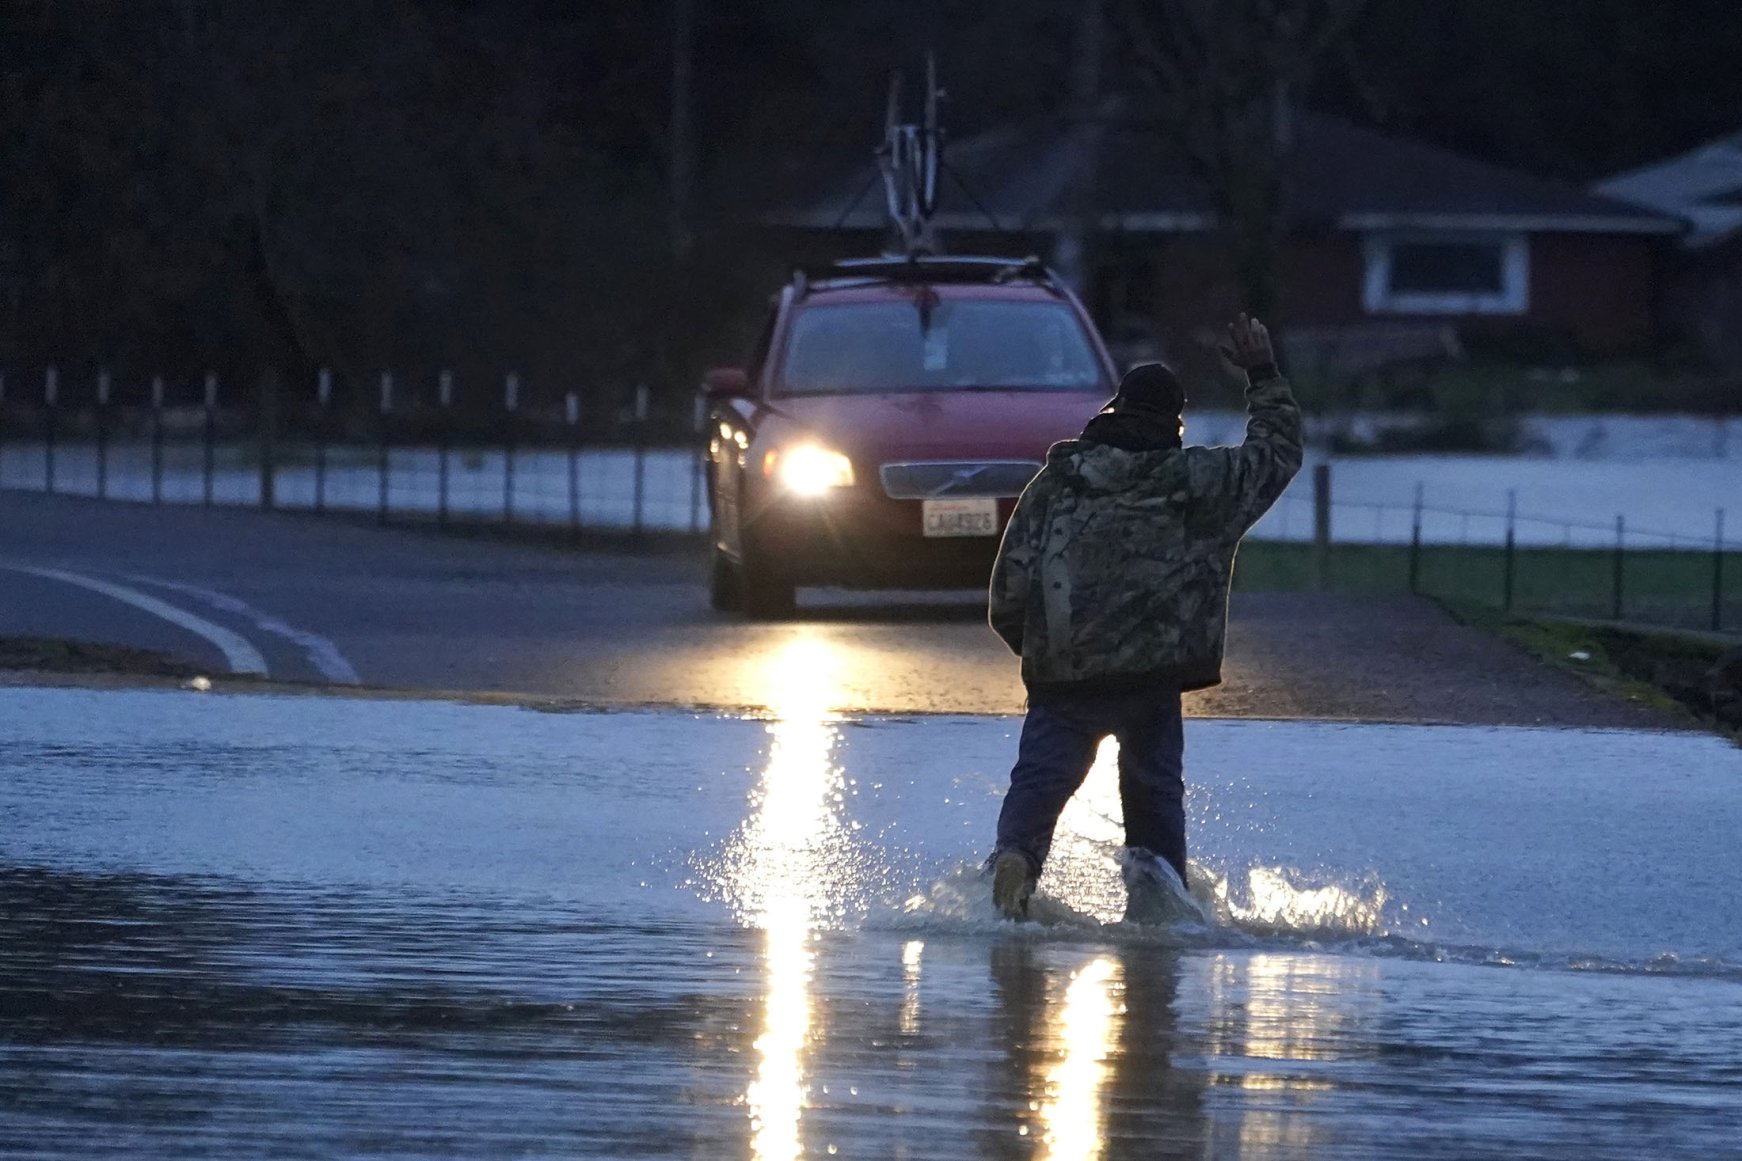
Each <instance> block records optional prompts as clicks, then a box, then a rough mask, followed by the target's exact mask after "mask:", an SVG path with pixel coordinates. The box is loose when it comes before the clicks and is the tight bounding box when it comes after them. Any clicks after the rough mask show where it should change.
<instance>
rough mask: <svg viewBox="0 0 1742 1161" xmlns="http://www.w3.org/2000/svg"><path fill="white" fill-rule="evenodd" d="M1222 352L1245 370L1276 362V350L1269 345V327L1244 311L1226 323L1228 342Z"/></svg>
mask: <svg viewBox="0 0 1742 1161" xmlns="http://www.w3.org/2000/svg"><path fill="white" fill-rule="evenodd" d="M1222 354H1223V355H1224V356H1226V357H1227V359H1228V361H1229V362H1230V363H1232V364H1234V365H1235V366H1236V367H1239V368H1241V369H1242V370H1246V371H1250V370H1252V369H1253V368H1254V367H1262V366H1264V365H1265V364H1266V363H1274V362H1276V352H1275V351H1274V350H1273V349H1271V346H1270V330H1269V328H1267V327H1266V326H1265V325H1264V324H1263V323H1261V322H1259V321H1258V320H1257V319H1255V318H1252V317H1251V316H1250V315H1247V314H1244V313H1243V314H1241V315H1240V317H1239V318H1237V319H1235V320H1234V321H1233V322H1231V323H1229V324H1228V343H1227V345H1226V346H1224V347H1223V348H1222Z"/></svg>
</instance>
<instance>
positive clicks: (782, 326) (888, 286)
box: [705, 258, 1115, 617]
mask: <svg viewBox="0 0 1742 1161" xmlns="http://www.w3.org/2000/svg"><path fill="white" fill-rule="evenodd" d="M1114 384H1115V375H1114V370H1113V365H1112V361H1111V360H1110V358H1109V357H1108V354H1107V349H1106V347H1105V345H1104V344H1103V343H1102V341H1101V338H1100V336H1099V335H1098V334H1097V333H1096V330H1095V326H1094V324H1093V323H1092V322H1091V321H1090V319H1089V316H1088V314H1087V313H1086V312H1085V311H1084V310H1083V307H1082V304H1081V303H1079V302H1078V301H1077V299H1076V298H1075V296H1073V295H1072V294H1071V293H1070V292H1069V291H1068V290H1067V289H1065V287H1064V286H1063V285H1062V284H1061V283H1060V282H1059V281H1058V280H1057V279H1056V278H1055V277H1054V276H1053V275H1052V274H1051V273H1050V272H1049V271H1047V269H1046V268H1045V267H1043V266H1042V265H1041V264H1040V263H1039V262H1038V261H1035V260H1032V259H1030V260H1028V261H1020V260H1011V259H1003V258H918V259H908V258H886V259H864V260H859V261H849V262H841V263H837V264H834V265H832V266H829V267H826V268H824V269H821V270H817V271H812V272H801V273H799V274H797V275H795V276H794V278H793V280H792V282H791V283H790V284H788V285H787V286H786V287H785V288H783V289H782V290H781V292H780V293H779V294H778V295H777V296H776V297H775V299H774V304H773V309H772V311H771V312H770V315H769V319H768V322H767V324H766V326H765V327H764V329H763V332H762V337H761V340H760V341H759V342H758V344H757V348H756V352H755V354H754V355H753V356H752V359H751V363H750V366H749V367H748V368H747V369H743V370H740V369H736V368H733V369H721V370H716V371H712V372H709V374H708V377H707V382H706V385H705V390H706V392H707V395H708V397H709V399H710V401H711V404H712V410H711V417H710V422H711V424H712V436H711V438H710V441H709V449H708V451H709V474H708V498H709V503H710V511H711V513H712V537H713V564H712V583H711V589H710V591H711V596H712V600H713V604H714V607H715V608H717V609H722V610H738V611H742V612H745V613H747V614H749V615H750V616H752V617H780V616H785V615H788V614H790V613H791V612H792V609H793V590H794V587H795V586H798V585H845V586H851V587H864V588H962V587H969V586H979V585H984V584H985V583H986V581H987V578H988V576H989V574H990V571H991V565H992V560H993V557H994V555H995V554H996V552H997V548H998V538H999V536H1000V535H1001V534H1002V533H1003V530H1004V524H1005V522H1006V521H1007V520H1008V519H1009V518H1010V511H1011V509H1012V507H1013V506H1014V504H1015V498H1016V496H1017V495H1019V494H1020V493H1021V491H1022V489H1023V487H1024V485H1026V484H1027V483H1028V481H1029V480H1030V479H1032V478H1033V476H1034V474H1035V473H1036V472H1037V471H1039V470H1040V466H1041V463H1042V461H1043V460H1044V459H1045V457H1046V450H1047V448H1048V447H1049V446H1051V445H1052V444H1053V443H1055V442H1057V441H1058V440H1061V439H1068V438H1070V437H1072V436H1074V435H1076V434H1077V433H1078V432H1079V431H1081V430H1082V426H1083V424H1084V423H1085V422H1086V421H1087V420H1088V418H1089V417H1090V416H1091V415H1093V414H1094V413H1095V412H1096V411H1097V410H1098V409H1099V408H1100V407H1101V406H1102V404H1104V403H1105V402H1106V400H1107V399H1108V398H1109V397H1110V396H1111V395H1112V394H1113V391H1114Z"/></svg>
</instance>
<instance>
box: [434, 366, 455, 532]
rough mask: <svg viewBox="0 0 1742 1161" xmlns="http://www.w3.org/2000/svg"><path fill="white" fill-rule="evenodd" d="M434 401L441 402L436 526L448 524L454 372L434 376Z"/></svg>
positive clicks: (442, 526) (444, 527)
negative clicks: (449, 457)
mask: <svg viewBox="0 0 1742 1161" xmlns="http://www.w3.org/2000/svg"><path fill="white" fill-rule="evenodd" d="M436 402H437V403H439V404H441V409H442V417H441V442H440V443H439V444H438V445H437V446H436V527H437V528H440V529H442V530H444V531H445V530H446V529H447V526H448V456H449V454H450V453H451V446H452V444H453V442H454V413H453V403H454V373H453V372H452V371H443V372H442V373H441V374H439V375H437V376H436Z"/></svg>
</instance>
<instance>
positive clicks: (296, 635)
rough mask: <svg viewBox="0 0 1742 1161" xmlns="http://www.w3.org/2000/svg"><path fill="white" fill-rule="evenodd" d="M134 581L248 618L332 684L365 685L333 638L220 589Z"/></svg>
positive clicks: (149, 578)
mask: <svg viewBox="0 0 1742 1161" xmlns="http://www.w3.org/2000/svg"><path fill="white" fill-rule="evenodd" d="M130 579H132V580H136V581H144V582H145V583H146V584H152V585H157V586H159V587H160V588H166V589H174V590H175V591H176V592H178V593H186V594H188V595H189V596H193V597H198V598H200V600H202V601H205V602H206V603H207V604H208V605H211V606H212V607H213V608H215V609H222V610H223V611H224V612H226V613H234V614H236V615H237V616H239V617H246V618H248V619H249V620H250V621H252V622H254V625H255V627H256V628H258V629H259V630H260V631H261V632H263V633H271V634H272V635H273V636H274V637H282V638H283V639H284V640H286V641H289V642H290V643H291V644H292V645H295V646H296V647H297V648H299V649H301V650H302V651H303V652H304V653H306V654H308V660H309V664H310V665H313V666H314V667H315V668H316V669H318V670H320V673H321V676H322V677H325V678H326V679H327V680H328V681H331V682H336V683H338V684H340V685H361V684H362V683H363V679H362V678H361V677H359V676H358V675H357V670H356V669H355V668H354V667H353V666H352V665H351V663H350V661H348V660H346V658H345V655H344V654H343V653H341V652H339V647H338V646H337V645H335V644H333V642H332V640H331V639H330V638H327V637H323V636H321V635H320V634H319V633H311V632H310V631H308V630H307V629H298V628H297V627H296V626H295V625H292V624H289V623H288V622H286V621H283V620H281V619H280V618H278V617H275V616H273V615H272V614H271V613H266V612H262V611H261V610H259V609H256V608H255V607H254V606H253V605H250V604H249V603H248V602H247V601H244V600H242V599H241V598H240V597H233V596H231V595H230V594H229V593H223V592H219V591H218V590H216V589H207V588H201V587H200V586H199V585H190V584H187V583H185V582H183V581H172V580H163V579H162V578H160V577H154V576H141V575H139V574H134V575H133V576H132V577H131V578H130Z"/></svg>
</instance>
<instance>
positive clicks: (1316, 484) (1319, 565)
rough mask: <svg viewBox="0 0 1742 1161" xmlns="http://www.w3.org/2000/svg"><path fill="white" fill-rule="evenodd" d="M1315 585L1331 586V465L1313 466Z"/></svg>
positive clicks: (1322, 589) (1321, 588)
mask: <svg viewBox="0 0 1742 1161" xmlns="http://www.w3.org/2000/svg"><path fill="white" fill-rule="evenodd" d="M1313 587H1314V588H1315V589H1317V590H1318V591H1319V592H1321V593H1322V592H1324V591H1325V590H1326V589H1328V588H1330V587H1331V465H1330V464H1316V465H1314V467H1313Z"/></svg>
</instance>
